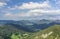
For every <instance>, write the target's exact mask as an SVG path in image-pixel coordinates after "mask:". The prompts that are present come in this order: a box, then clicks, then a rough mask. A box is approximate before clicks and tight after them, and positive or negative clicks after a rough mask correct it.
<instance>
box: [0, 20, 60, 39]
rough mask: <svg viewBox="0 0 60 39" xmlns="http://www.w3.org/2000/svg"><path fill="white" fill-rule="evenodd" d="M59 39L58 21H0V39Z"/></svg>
mask: <svg viewBox="0 0 60 39" xmlns="http://www.w3.org/2000/svg"><path fill="white" fill-rule="evenodd" d="M55 38H58V39H60V21H51V20H20V21H13V20H0V39H55Z"/></svg>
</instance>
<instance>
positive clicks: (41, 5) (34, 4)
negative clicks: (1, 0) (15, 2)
mask: <svg viewBox="0 0 60 39" xmlns="http://www.w3.org/2000/svg"><path fill="white" fill-rule="evenodd" d="M50 7H51V6H50V5H49V3H48V2H47V1H44V2H43V3H37V2H29V3H23V4H22V5H21V6H19V9H36V8H50Z"/></svg>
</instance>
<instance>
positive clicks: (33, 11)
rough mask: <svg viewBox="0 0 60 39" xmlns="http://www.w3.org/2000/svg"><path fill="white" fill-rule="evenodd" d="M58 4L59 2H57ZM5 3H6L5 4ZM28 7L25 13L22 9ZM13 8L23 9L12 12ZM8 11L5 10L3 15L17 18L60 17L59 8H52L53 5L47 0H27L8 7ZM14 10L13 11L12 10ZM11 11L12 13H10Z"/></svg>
mask: <svg viewBox="0 0 60 39" xmlns="http://www.w3.org/2000/svg"><path fill="white" fill-rule="evenodd" d="M58 4H59V3H58ZM5 5H6V4H5ZM27 9H29V11H27V12H26V13H25V11H24V10H27ZM15 10H23V11H22V12H18V13H14V12H15ZM7 11H8V12H6V11H5V13H6V14H5V17H8V18H12V19H16V18H17V19H18V18H27V19H29V18H31V19H32V18H35V19H37V18H38V19H39V18H49V17H50V19H51V18H54V19H55V17H56V18H57V17H60V16H58V15H60V9H54V8H53V6H52V5H51V4H50V2H49V1H44V2H42V3H38V2H29V3H23V4H22V5H20V6H18V5H16V6H14V7H8V10H7ZM12 11H14V12H12ZM11 12H12V13H11Z"/></svg>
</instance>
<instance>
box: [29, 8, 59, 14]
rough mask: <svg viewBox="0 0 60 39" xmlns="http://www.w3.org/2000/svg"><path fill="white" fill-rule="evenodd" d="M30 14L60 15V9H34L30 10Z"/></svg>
mask: <svg viewBox="0 0 60 39" xmlns="http://www.w3.org/2000/svg"><path fill="white" fill-rule="evenodd" d="M29 12H30V13H42V14H43V13H44V14H60V9H58V10H44V9H34V10H30V11H29Z"/></svg>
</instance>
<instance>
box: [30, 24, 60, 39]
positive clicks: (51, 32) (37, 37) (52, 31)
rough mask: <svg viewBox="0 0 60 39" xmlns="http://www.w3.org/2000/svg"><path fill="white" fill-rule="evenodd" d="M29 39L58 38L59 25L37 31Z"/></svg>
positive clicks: (59, 36)
mask: <svg viewBox="0 0 60 39" xmlns="http://www.w3.org/2000/svg"><path fill="white" fill-rule="evenodd" d="M30 39H60V25H54V26H51V27H49V28H47V29H45V30H42V31H41V32H37V33H35V34H34V35H33V36H31V37H30Z"/></svg>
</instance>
